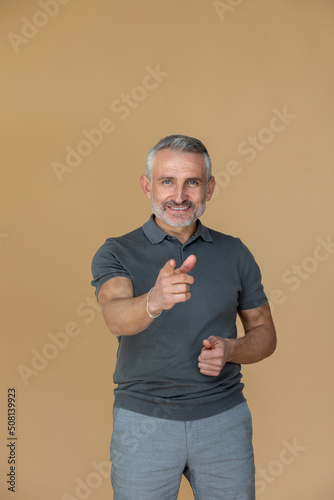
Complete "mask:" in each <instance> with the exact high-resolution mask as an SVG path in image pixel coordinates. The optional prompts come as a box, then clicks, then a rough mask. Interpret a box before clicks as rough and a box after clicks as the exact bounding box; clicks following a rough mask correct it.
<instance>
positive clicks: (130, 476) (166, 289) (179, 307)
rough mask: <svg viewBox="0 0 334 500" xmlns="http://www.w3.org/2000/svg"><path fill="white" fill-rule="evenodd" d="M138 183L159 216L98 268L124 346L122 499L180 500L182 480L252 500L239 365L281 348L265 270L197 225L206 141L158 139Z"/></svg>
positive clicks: (207, 169) (202, 499)
mask: <svg viewBox="0 0 334 500" xmlns="http://www.w3.org/2000/svg"><path fill="white" fill-rule="evenodd" d="M140 183H141V187H142V189H143V191H144V194H145V196H146V197H147V198H148V199H149V200H151V205H152V212H153V215H152V216H151V218H150V219H149V221H148V222H146V223H145V224H144V225H143V226H142V227H141V228H138V229H136V230H134V231H132V232H131V233H129V234H126V235H124V236H121V237H118V238H109V239H107V240H106V242H105V243H104V245H102V247H101V248H100V249H99V250H98V251H97V253H96V255H95V256H94V259H93V264H92V271H93V276H94V280H93V281H92V284H93V285H94V286H95V287H96V295H97V297H98V301H99V303H100V305H101V308H102V313H103V317H104V319H105V321H106V323H107V325H108V327H109V329H110V331H111V333H112V334H114V335H115V336H116V337H117V338H118V342H119V347H118V353H117V364H116V369H115V374H114V382H115V383H116V384H117V387H116V389H115V404H114V429H113V435H112V440H111V461H112V470H111V480H112V485H113V489H114V499H115V500H173V499H176V498H177V495H178V491H179V486H180V481H181V477H182V474H184V475H185V476H186V477H187V479H188V480H189V482H190V485H191V487H192V489H193V492H194V496H195V499H196V500H252V499H254V498H255V486H254V482H255V481H254V459H253V448H252V422H251V416H250V412H249V409H248V406H247V404H246V401H245V398H244V396H243V394H242V388H243V384H242V383H241V373H240V365H241V364H243V363H255V362H257V361H260V360H262V359H264V358H266V357H267V356H270V355H271V354H272V353H273V352H274V350H275V347H276V333H275V328H274V325H273V321H272V318H271V313H270V309H269V305H268V302H267V298H266V296H265V294H264V291H263V287H262V285H261V274H260V270H259V268H258V266H257V264H256V262H255V260H254V258H253V256H252V254H251V253H250V252H249V250H248V249H247V248H246V247H245V245H244V244H243V243H242V242H241V241H240V240H239V239H238V238H233V237H231V236H227V235H224V234H222V233H219V232H217V231H214V230H212V229H209V228H207V227H205V226H204V225H202V224H201V222H200V220H199V218H200V217H201V215H202V214H203V213H204V211H205V207H206V202H207V201H209V200H210V198H211V197H212V194H213V191H214V187H215V180H214V177H213V176H212V173H211V160H210V157H209V154H208V152H207V150H206V148H205V146H204V145H203V144H202V143H201V142H200V141H199V140H197V139H194V138H191V137H187V136H180V135H174V136H169V137H166V138H164V139H161V140H160V141H159V142H158V144H157V145H156V146H154V147H153V148H152V149H151V150H150V152H149V154H148V157H147V169H146V175H142V176H141V179H140ZM237 314H239V316H240V318H241V321H242V323H243V326H244V329H245V335H244V336H243V337H242V338H239V339H237V330H236V316H237Z"/></svg>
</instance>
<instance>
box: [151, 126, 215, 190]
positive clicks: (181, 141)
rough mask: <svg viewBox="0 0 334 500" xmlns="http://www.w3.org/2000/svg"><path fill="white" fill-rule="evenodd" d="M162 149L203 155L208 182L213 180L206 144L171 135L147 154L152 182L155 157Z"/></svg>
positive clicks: (184, 136)
mask: <svg viewBox="0 0 334 500" xmlns="http://www.w3.org/2000/svg"><path fill="white" fill-rule="evenodd" d="M162 149H173V150H174V151H180V152H183V153H200V154H201V155H203V158H204V161H205V166H206V175H207V180H208V181H209V180H210V179H211V176H212V168H211V158H210V156H209V153H208V150H207V149H206V147H205V146H204V144H203V143H202V142H201V141H200V140H198V139H195V138H194V137H188V136H187V135H169V136H167V137H164V138H163V139H160V141H159V142H158V143H157V144H156V145H155V146H153V147H152V148H151V149H150V150H149V152H148V154H147V160H146V177H147V178H148V179H149V180H150V181H152V171H153V162H154V158H155V155H156V154H157V152H158V151H161V150H162Z"/></svg>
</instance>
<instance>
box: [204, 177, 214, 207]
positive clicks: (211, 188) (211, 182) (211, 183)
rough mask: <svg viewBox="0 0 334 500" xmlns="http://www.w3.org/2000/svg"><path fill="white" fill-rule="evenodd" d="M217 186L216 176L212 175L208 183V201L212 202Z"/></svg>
mask: <svg viewBox="0 0 334 500" xmlns="http://www.w3.org/2000/svg"><path fill="white" fill-rule="evenodd" d="M215 185H216V180H215V178H214V176H213V175H212V176H211V179H210V180H209V182H208V190H207V194H206V201H210V200H211V197H212V195H213V192H214V189H215Z"/></svg>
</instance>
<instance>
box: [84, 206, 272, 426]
mask: <svg viewBox="0 0 334 500" xmlns="http://www.w3.org/2000/svg"><path fill="white" fill-rule="evenodd" d="M191 254H194V255H196V257H197V262H196V264H195V267H194V268H193V269H192V271H190V274H192V275H193V276H194V278H195V282H194V284H193V285H192V286H191V299H190V300H189V301H187V302H183V303H180V304H176V305H175V306H174V307H173V308H172V309H170V310H168V311H163V312H162V314H161V316H159V317H158V318H157V319H155V320H154V321H153V322H152V324H151V325H150V326H149V327H148V328H147V329H146V330H144V331H142V332H140V333H138V334H136V335H130V336H120V337H118V342H119V346H118V351H117V362H116V369H115V373H114V382H115V384H117V387H116V388H115V391H114V393H115V406H116V407H122V408H125V409H128V410H132V411H135V412H138V413H142V414H144V415H153V416H157V417H161V418H169V419H173V420H195V419H198V418H205V417H209V416H212V415H215V414H218V413H220V412H222V411H224V410H227V409H229V408H232V407H233V406H235V405H237V404H239V403H240V402H242V401H244V400H245V398H244V396H243V394H242V388H243V384H242V382H241V377H242V375H241V372H240V365H238V364H235V363H227V364H226V365H225V366H224V368H223V369H222V371H221V373H220V375H219V376H217V377H209V376H206V375H202V374H201V373H200V371H199V369H198V366H197V363H198V356H199V354H200V352H201V349H202V347H203V344H202V340H203V339H205V338H208V337H209V336H210V335H217V336H220V337H225V338H236V336H237V328H236V316H237V311H238V310H244V309H253V308H256V307H259V306H261V305H263V304H265V303H266V302H267V298H266V295H265V293H264V291H263V286H262V284H261V273H260V270H259V267H258V265H257V264H256V262H255V260H254V257H253V256H252V254H251V253H250V251H249V250H248V249H247V247H246V246H245V245H244V244H243V243H242V242H241V241H240V239H239V238H234V237H232V236H228V235H225V234H222V233H220V232H217V231H214V230H212V229H209V228H207V227H205V226H204V225H203V224H202V223H201V222H200V221H199V220H198V221H197V229H196V232H195V234H194V235H193V236H192V237H191V238H190V239H189V240H188V241H187V242H186V243H184V244H182V243H181V242H180V241H179V240H178V239H177V238H175V237H173V236H170V235H168V234H166V233H165V232H164V231H162V229H160V228H159V226H158V225H157V224H156V223H155V220H154V216H153V215H152V216H151V218H150V219H149V220H148V222H146V223H145V224H144V225H143V226H142V227H140V228H138V229H136V230H134V231H132V232H130V233H128V234H126V235H124V236H120V237H117V238H108V239H107V240H106V242H105V243H104V244H103V245H102V246H101V247H100V249H99V250H98V251H97V252H96V254H95V256H94V258H93V262H92V274H93V277H94V279H93V281H92V285H93V286H95V287H96V296H98V293H99V290H100V288H101V286H102V285H103V284H104V283H105V282H106V281H108V280H109V279H111V278H114V277H116V276H125V277H127V278H129V279H130V280H131V281H132V283H133V289H134V296H135V297H136V296H139V295H143V294H144V293H146V292H148V291H149V290H150V288H152V287H153V286H154V283H155V281H156V279H157V276H158V273H159V271H160V269H161V268H162V267H163V266H164V265H165V264H166V262H167V261H168V260H169V259H175V261H176V267H179V266H181V264H182V263H183V261H184V260H185V259H186V258H187V257H188V256H189V255H191Z"/></svg>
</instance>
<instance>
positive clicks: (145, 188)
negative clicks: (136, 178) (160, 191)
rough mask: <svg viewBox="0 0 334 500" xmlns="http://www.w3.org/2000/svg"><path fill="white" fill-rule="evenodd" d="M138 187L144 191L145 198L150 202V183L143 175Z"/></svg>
mask: <svg viewBox="0 0 334 500" xmlns="http://www.w3.org/2000/svg"><path fill="white" fill-rule="evenodd" d="M140 185H141V187H142V190H143V191H144V194H145V196H146V198H148V199H149V200H150V199H151V198H152V191H151V182H150V180H149V179H148V177H146V175H144V174H143V175H141V177H140Z"/></svg>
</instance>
